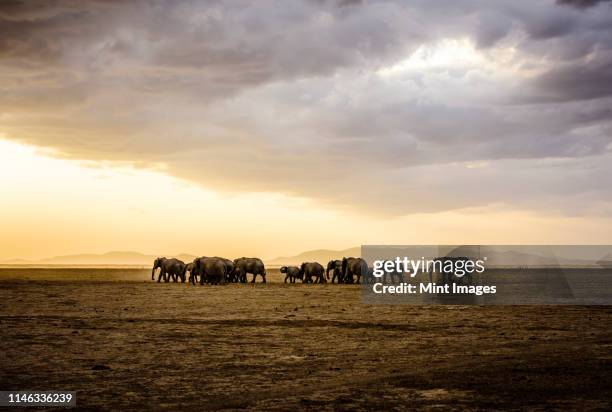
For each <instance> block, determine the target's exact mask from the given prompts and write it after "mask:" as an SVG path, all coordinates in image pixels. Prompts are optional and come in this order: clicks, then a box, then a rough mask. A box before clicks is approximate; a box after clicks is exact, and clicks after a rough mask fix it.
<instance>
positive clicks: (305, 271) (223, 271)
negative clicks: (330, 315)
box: [151, 257, 371, 285]
mask: <svg viewBox="0 0 612 412" xmlns="http://www.w3.org/2000/svg"><path fill="white" fill-rule="evenodd" d="M158 268H159V269H160V271H159V275H158V277H157V281H158V282H160V281H161V280H162V279H163V280H164V282H170V279H172V280H173V281H174V282H178V281H179V280H180V281H181V282H183V283H185V281H189V283H192V284H194V285H195V283H196V282H198V281H199V282H200V285H203V284H205V283H209V284H220V283H246V282H247V275H248V274H251V275H253V278H252V280H251V283H255V280H256V278H257V276H261V278H262V281H263V283H266V268H265V266H264V263H263V262H262V261H261V259H259V258H247V257H241V258H238V259H234V260H230V259H225V258H222V257H199V258H195V259H194V260H193V262H191V263H187V264H186V263H185V262H183V261H182V260H179V259H175V258H165V257H159V258H157V259H155V262H154V263H153V270H152V271H151V280H155V271H156V269H158ZM280 271H281V273H284V274H285V283H287V282H288V281H289V282H290V283H295V282H296V280H300V281H301V282H302V283H326V282H327V281H328V280H330V276H329V275H330V272H331V273H332V277H331V282H332V283H335V282H338V283H361V282H362V280H363V281H364V282H367V281H368V280H369V279H370V278H371V271H370V269H369V268H368V264H367V263H366V261H365V260H363V259H361V258H355V257H345V258H343V259H342V260H330V261H329V263H328V264H327V269H325V268H324V267H323V266H322V265H321V264H320V263H318V262H304V263H302V264H301V265H300V266H299V267H298V266H283V267H281V268H280ZM187 273H189V277H187Z"/></svg>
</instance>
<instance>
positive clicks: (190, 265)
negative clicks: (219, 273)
mask: <svg viewBox="0 0 612 412" xmlns="http://www.w3.org/2000/svg"><path fill="white" fill-rule="evenodd" d="M187 272H189V279H188V282H189V283H191V279H192V278H193V280H194V281H195V282H197V281H198V274H197V273H194V270H193V262H189V263H187V264H186V265H185V274H187ZM194 276H195V277H194Z"/></svg>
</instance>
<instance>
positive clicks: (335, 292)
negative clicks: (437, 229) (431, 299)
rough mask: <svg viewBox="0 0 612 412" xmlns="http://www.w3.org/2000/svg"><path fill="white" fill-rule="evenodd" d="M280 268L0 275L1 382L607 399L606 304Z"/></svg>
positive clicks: (244, 404) (169, 399)
mask: <svg viewBox="0 0 612 412" xmlns="http://www.w3.org/2000/svg"><path fill="white" fill-rule="evenodd" d="M270 278H271V279H270V280H271V282H269V283H268V284H265V285H264V284H256V285H235V284H232V285H227V286H204V287H200V286H196V287H193V286H189V287H188V286H186V285H184V284H173V283H166V284H164V283H156V282H151V281H150V271H149V270H136V269H96V270H92V269H74V268H73V269H69V270H68V269H67V270H61V269H46V270H45V269H31V268H28V269H6V268H3V269H0V330H1V339H0V353H1V354H2V362H1V366H0V388H1V389H3V390H26V389H37V390H52V389H56V390H61V389H63V390H74V391H77V405H78V409H79V410H83V409H100V408H104V409H112V410H136V409H143V408H147V409H152V408H153V409H164V408H166V409H182V410H211V409H243V408H256V409H264V410H296V409H311V410H326V409H327V410H381V409H396V410H405V409H407V408H412V409H422V410H444V411H445V410H466V409H500V410H507V409H525V408H527V409H540V410H549V409H559V410H568V409H570V410H598V409H599V410H610V408H611V404H610V400H611V399H612V379H611V377H612V367H611V365H612V308H610V307H576V306H505V307H503V306H486V307H479V306H390V305H363V304H362V303H361V292H360V289H359V286H345V285H330V284H327V285H301V284H294V285H285V284H282V283H280V281H279V279H280V278H279V275H278V274H277V273H273V274H271V275H270ZM77 279H78V280H77Z"/></svg>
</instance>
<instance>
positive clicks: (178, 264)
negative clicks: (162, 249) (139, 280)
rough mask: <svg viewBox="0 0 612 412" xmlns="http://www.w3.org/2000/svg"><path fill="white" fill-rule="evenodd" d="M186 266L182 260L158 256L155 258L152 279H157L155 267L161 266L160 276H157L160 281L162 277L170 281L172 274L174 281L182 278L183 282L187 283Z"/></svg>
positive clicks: (165, 280)
mask: <svg viewBox="0 0 612 412" xmlns="http://www.w3.org/2000/svg"><path fill="white" fill-rule="evenodd" d="M185 266H186V265H185V263H184V262H183V261H182V260H178V259H174V258H171V259H167V258H165V257H158V258H157V259H155V262H153V270H152V271H151V280H155V269H157V268H160V271H159V276H158V277H157V281H158V282H159V281H160V280H161V278H162V277H163V278H164V282H170V276H172V280H173V281H174V282H176V281H177V279H178V278H180V279H181V280H182V282H183V283H185Z"/></svg>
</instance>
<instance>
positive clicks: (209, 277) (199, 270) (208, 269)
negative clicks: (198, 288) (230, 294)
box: [191, 256, 227, 285]
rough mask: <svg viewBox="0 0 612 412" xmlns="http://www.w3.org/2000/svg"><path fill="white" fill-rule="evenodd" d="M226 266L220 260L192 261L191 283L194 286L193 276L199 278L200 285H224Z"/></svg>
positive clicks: (208, 258) (200, 259)
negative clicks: (205, 283) (206, 283)
mask: <svg viewBox="0 0 612 412" xmlns="http://www.w3.org/2000/svg"><path fill="white" fill-rule="evenodd" d="M226 271H227V269H226V265H225V262H224V261H223V259H222V258H218V257H205V256H202V257H199V258H195V259H194V260H193V274H194V276H192V277H191V283H192V284H194V285H195V276H198V275H199V276H200V285H203V284H204V282H208V283H212V284H217V283H225V275H226Z"/></svg>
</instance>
